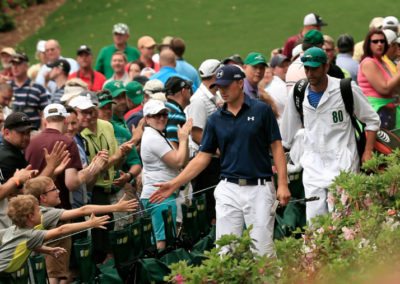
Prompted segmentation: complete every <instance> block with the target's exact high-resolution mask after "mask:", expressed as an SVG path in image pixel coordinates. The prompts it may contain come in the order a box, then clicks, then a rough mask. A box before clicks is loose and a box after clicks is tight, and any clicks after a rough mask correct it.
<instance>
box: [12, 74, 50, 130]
mask: <svg viewBox="0 0 400 284" xmlns="http://www.w3.org/2000/svg"><path fill="white" fill-rule="evenodd" d="M11 87H12V88H13V91H14V102H13V111H21V112H24V113H26V114H27V115H28V116H29V118H30V119H31V121H32V122H33V123H34V124H35V127H37V128H39V126H40V112H41V111H42V110H43V109H44V108H45V107H46V106H47V105H48V103H49V97H48V95H47V94H46V90H45V88H44V87H43V86H42V85H39V84H36V83H33V82H32V81H31V79H27V80H26V81H25V83H24V84H22V86H21V87H19V86H17V85H16V84H15V81H11Z"/></svg>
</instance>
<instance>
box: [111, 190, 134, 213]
mask: <svg viewBox="0 0 400 284" xmlns="http://www.w3.org/2000/svg"><path fill="white" fill-rule="evenodd" d="M125 198H126V194H124V195H123V196H122V197H121V199H120V200H119V201H118V203H116V204H115V207H116V210H115V211H117V212H131V211H135V210H136V209H137V208H138V202H137V200H136V199H130V200H125Z"/></svg>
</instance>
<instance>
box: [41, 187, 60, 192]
mask: <svg viewBox="0 0 400 284" xmlns="http://www.w3.org/2000/svg"><path fill="white" fill-rule="evenodd" d="M56 190H58V188H57V186H54V187H53V188H52V189H50V190H48V191H45V192H43V193H42V194H47V193H49V192H52V191H56Z"/></svg>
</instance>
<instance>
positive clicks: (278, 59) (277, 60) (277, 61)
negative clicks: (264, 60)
mask: <svg viewBox="0 0 400 284" xmlns="http://www.w3.org/2000/svg"><path fill="white" fill-rule="evenodd" d="M286 61H287V62H290V59H289V58H287V57H286V56H285V55H283V54H277V55H275V56H273V57H272V58H271V61H270V62H269V66H271V67H272V68H275V67H276V66H280V65H281V64H282V63H283V62H286Z"/></svg>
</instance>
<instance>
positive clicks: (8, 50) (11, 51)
mask: <svg viewBox="0 0 400 284" xmlns="http://www.w3.org/2000/svg"><path fill="white" fill-rule="evenodd" d="M0 53H5V54H8V55H11V56H13V55H14V54H15V50H14V48H12V47H4V48H3V49H2V50H1V51H0Z"/></svg>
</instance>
